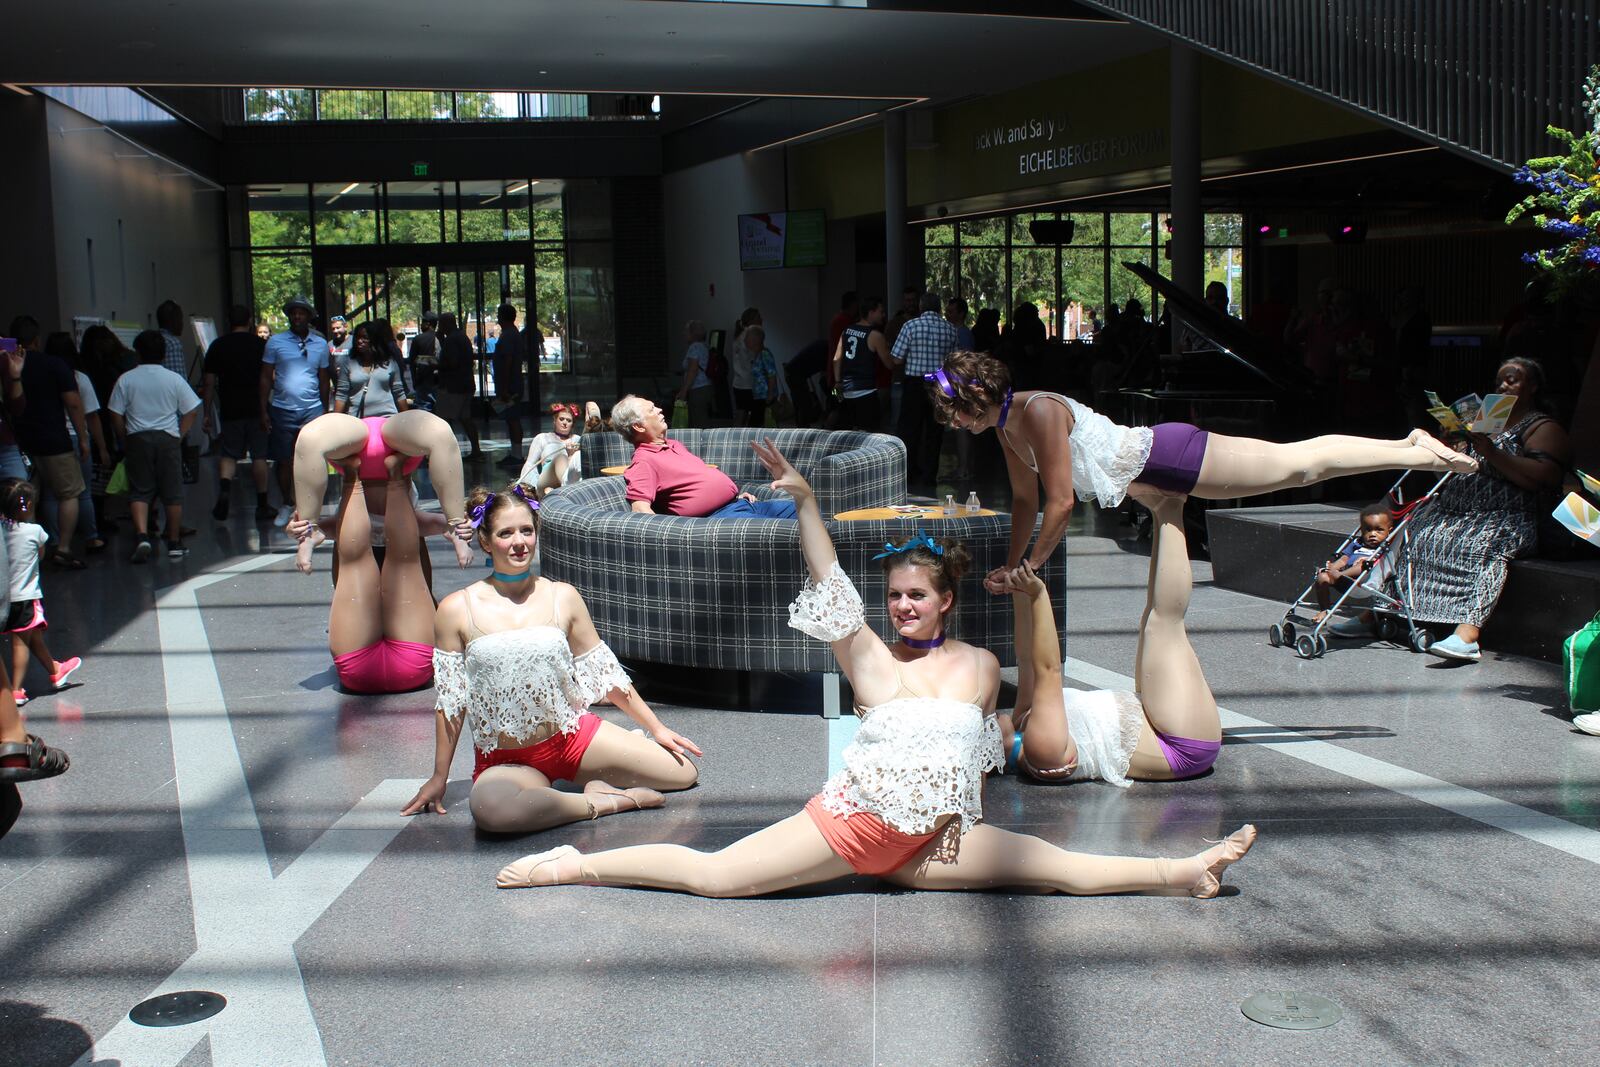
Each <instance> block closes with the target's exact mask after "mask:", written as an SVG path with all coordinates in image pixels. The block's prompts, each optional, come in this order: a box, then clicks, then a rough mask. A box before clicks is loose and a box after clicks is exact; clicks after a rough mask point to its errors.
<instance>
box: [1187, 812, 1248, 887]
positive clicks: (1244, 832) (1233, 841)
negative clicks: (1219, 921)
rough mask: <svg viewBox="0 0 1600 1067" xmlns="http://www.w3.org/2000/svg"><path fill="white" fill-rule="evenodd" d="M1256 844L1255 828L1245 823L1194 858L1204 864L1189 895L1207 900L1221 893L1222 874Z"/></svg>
mask: <svg viewBox="0 0 1600 1067" xmlns="http://www.w3.org/2000/svg"><path fill="white" fill-rule="evenodd" d="M1255 843H1256V828H1255V827H1254V826H1253V825H1251V824H1250V823H1245V824H1244V825H1243V826H1241V827H1239V829H1237V830H1235V831H1234V832H1233V833H1231V834H1229V835H1228V836H1227V837H1225V838H1223V839H1222V840H1221V841H1219V842H1217V843H1216V844H1215V845H1213V846H1212V847H1211V848H1208V849H1206V850H1205V851H1204V852H1202V853H1200V855H1199V856H1197V857H1195V858H1196V859H1197V860H1198V861H1199V862H1200V863H1202V864H1204V869H1203V870H1202V872H1201V874H1200V880H1199V881H1197V882H1195V883H1194V885H1193V886H1191V887H1190V888H1189V895H1190V896H1192V897H1198V898H1199V899H1201V900H1209V899H1211V898H1212V897H1214V896H1216V895H1217V894H1218V893H1220V892H1221V891H1222V872H1223V871H1225V870H1227V869H1228V868H1229V867H1230V866H1232V865H1233V864H1235V863H1238V862H1239V861H1240V860H1242V859H1244V854H1245V853H1246V852H1249V851H1250V846H1251V845H1253V844H1255Z"/></svg>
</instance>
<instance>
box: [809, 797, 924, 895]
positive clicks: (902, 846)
mask: <svg viewBox="0 0 1600 1067" xmlns="http://www.w3.org/2000/svg"><path fill="white" fill-rule="evenodd" d="M806 814H807V815H809V816H811V821H812V822H814V823H816V824H817V829H818V830H820V831H822V836H823V839H824V840H826V841H827V842H828V847H829V848H831V849H833V851H834V854H835V855H837V856H838V857H839V858H840V859H842V860H844V861H845V862H846V863H848V864H849V865H850V866H851V867H852V868H853V869H854V870H855V872H856V873H857V874H870V875H873V876H875V877H876V876H878V875H884V874H888V873H890V872H891V871H898V870H899V869H900V868H901V867H904V866H905V865H906V864H907V863H910V862H911V859H912V857H913V856H915V855H916V854H917V853H918V852H921V851H922V846H924V845H926V844H927V843H928V842H929V841H932V840H933V839H934V838H935V837H937V836H939V833H938V831H937V830H935V831H934V832H933V833H930V834H903V833H901V832H900V831H899V830H896V829H894V828H893V827H892V826H890V825H889V824H887V823H885V822H884V821H883V820H882V819H880V818H878V817H877V816H876V815H873V814H872V813H870V812H865V811H857V812H852V813H851V814H849V815H835V814H834V813H833V812H831V811H829V810H828V809H827V808H825V807H823V806H822V796H821V795H820V794H818V795H817V796H814V797H812V798H811V799H810V800H808V801H806Z"/></svg>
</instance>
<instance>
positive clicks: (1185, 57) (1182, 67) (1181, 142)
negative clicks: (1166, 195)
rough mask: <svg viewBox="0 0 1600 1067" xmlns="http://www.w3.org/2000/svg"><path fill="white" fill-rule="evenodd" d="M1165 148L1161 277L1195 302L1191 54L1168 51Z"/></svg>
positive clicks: (1201, 255) (1200, 291)
mask: <svg viewBox="0 0 1600 1067" xmlns="http://www.w3.org/2000/svg"><path fill="white" fill-rule="evenodd" d="M1171 74H1172V97H1171V106H1170V110H1171V119H1170V125H1171V132H1170V137H1169V144H1170V145H1171V158H1172V189H1171V199H1170V201H1169V204H1168V211H1170V212H1171V213H1172V238H1171V240H1172V245H1171V247H1172V259H1171V262H1170V263H1168V265H1167V267H1168V269H1167V271H1166V272H1165V273H1166V274H1167V275H1168V276H1169V277H1170V278H1171V279H1172V280H1173V282H1175V283H1176V284H1177V285H1178V287H1179V288H1180V289H1182V290H1183V291H1184V292H1186V293H1189V294H1191V295H1193V296H1194V297H1195V298H1196V299H1199V298H1200V297H1202V296H1204V295H1205V294H1204V288H1205V284H1204V282H1205V219H1204V217H1203V215H1202V212H1201V209H1200V115H1201V109H1200V56H1199V54H1198V53H1197V52H1195V50H1194V49H1192V48H1187V47H1184V46H1183V45H1176V44H1175V45H1173V46H1172V54H1171ZM1181 336H1182V333H1181V330H1180V329H1179V322H1178V316H1177V315H1174V316H1173V318H1172V344H1173V348H1174V349H1176V348H1177V346H1178V343H1179V339H1180V337H1181Z"/></svg>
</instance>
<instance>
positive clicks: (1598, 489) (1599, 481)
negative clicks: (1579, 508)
mask: <svg viewBox="0 0 1600 1067" xmlns="http://www.w3.org/2000/svg"><path fill="white" fill-rule="evenodd" d="M1572 473H1573V474H1576V475H1577V476H1578V481H1580V482H1582V483H1583V487H1584V489H1586V490H1588V491H1589V492H1591V493H1593V494H1594V495H1595V496H1597V497H1600V478H1596V477H1595V476H1594V475H1592V474H1585V473H1584V472H1583V471H1581V470H1579V469H1578V468H1576V467H1574V468H1572Z"/></svg>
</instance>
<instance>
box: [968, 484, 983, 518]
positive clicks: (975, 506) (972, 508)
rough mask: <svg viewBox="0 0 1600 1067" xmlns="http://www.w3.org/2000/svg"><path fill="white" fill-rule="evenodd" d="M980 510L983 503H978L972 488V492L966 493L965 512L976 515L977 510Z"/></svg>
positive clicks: (975, 492)
mask: <svg viewBox="0 0 1600 1067" xmlns="http://www.w3.org/2000/svg"><path fill="white" fill-rule="evenodd" d="M982 510H983V505H982V504H980V503H978V494H977V491H976V490H974V491H973V492H971V493H968V494H967V514H968V515H976V514H977V513H978V512H980V511H982Z"/></svg>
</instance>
